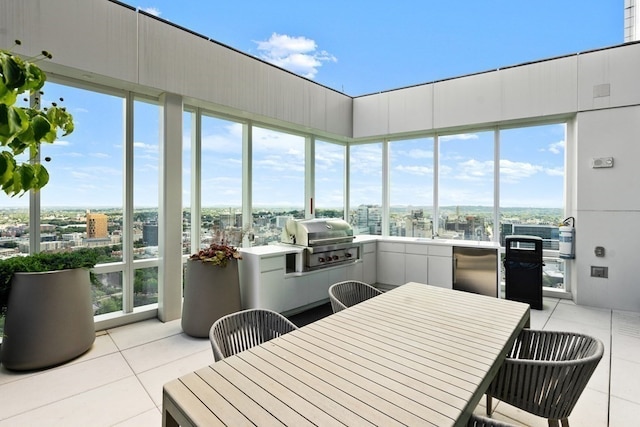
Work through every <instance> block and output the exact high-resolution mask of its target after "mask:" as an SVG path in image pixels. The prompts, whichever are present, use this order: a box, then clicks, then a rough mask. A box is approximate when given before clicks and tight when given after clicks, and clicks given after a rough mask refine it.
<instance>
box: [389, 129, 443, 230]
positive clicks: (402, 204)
mask: <svg viewBox="0 0 640 427" xmlns="http://www.w3.org/2000/svg"><path fill="white" fill-rule="evenodd" d="M389 182H390V185H389V188H390V194H389V201H390V207H389V235H390V236H408V237H431V227H432V211H433V139H431V138H425V139H411V140H403V141H392V142H390V143H389Z"/></svg>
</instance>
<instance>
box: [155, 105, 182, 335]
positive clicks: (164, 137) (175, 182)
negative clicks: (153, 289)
mask: <svg viewBox="0 0 640 427" xmlns="http://www.w3.org/2000/svg"><path fill="white" fill-rule="evenodd" d="M182 112H183V106H182V97H181V96H180V95H175V94H169V93H165V94H163V95H162V96H161V97H160V114H161V120H160V177H161V178H160V179H161V185H160V195H159V211H158V249H159V254H158V256H159V266H158V318H159V319H160V320H162V321H163V322H167V321H169V320H174V319H178V318H180V315H181V313H182Z"/></svg>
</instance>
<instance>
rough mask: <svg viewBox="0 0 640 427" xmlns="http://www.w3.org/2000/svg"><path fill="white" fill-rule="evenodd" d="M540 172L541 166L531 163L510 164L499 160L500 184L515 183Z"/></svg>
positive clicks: (507, 161) (510, 162) (509, 161)
mask: <svg viewBox="0 0 640 427" xmlns="http://www.w3.org/2000/svg"><path fill="white" fill-rule="evenodd" d="M542 171H543V167H542V166H538V165H532V164H531V163H525V162H512V161H511V160H506V159H503V160H500V176H501V180H502V182H505V183H510V184H512V183H516V182H519V181H521V180H523V179H526V178H529V177H531V176H533V175H535V174H537V173H539V172H542Z"/></svg>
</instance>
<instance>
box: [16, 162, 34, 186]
mask: <svg viewBox="0 0 640 427" xmlns="http://www.w3.org/2000/svg"><path fill="white" fill-rule="evenodd" d="M18 167H19V168H20V187H21V190H22V189H24V190H25V191H26V189H29V188H31V187H33V186H34V184H36V173H35V170H34V169H33V165H30V164H29V163H23V164H21V165H20V166H18ZM14 186H15V185H14Z"/></svg>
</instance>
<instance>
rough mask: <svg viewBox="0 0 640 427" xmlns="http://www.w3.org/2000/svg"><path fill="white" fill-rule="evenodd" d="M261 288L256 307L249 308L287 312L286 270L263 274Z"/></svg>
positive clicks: (261, 275)
mask: <svg viewBox="0 0 640 427" xmlns="http://www.w3.org/2000/svg"><path fill="white" fill-rule="evenodd" d="M259 286H260V287H261V289H260V292H259V297H258V299H257V301H255V306H254V307H247V308H266V309H269V310H273V311H277V312H278V313H280V312H282V311H284V310H285V306H286V305H287V302H286V299H287V298H288V295H287V292H285V290H284V269H283V270H272V271H267V272H265V273H261V274H260V283H259Z"/></svg>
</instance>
